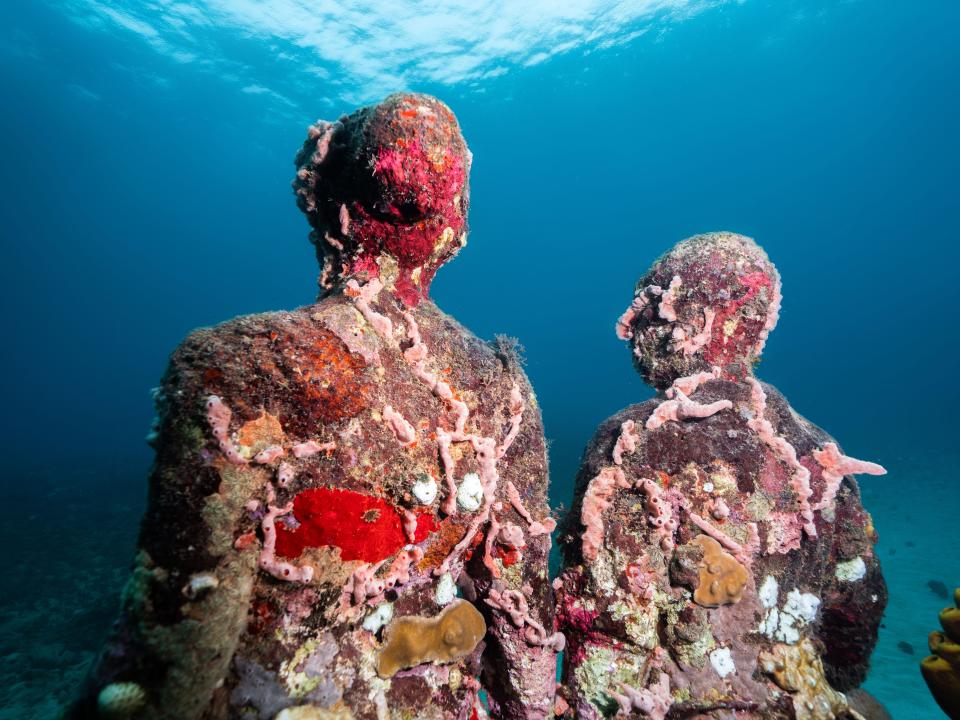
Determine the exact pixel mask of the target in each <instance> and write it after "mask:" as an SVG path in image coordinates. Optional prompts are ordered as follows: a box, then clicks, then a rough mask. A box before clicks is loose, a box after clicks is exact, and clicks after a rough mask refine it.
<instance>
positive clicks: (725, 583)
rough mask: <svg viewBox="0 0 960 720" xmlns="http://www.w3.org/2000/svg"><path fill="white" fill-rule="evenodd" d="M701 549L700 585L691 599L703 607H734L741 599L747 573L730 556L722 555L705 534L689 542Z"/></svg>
mask: <svg viewBox="0 0 960 720" xmlns="http://www.w3.org/2000/svg"><path fill="white" fill-rule="evenodd" d="M692 542H693V543H694V544H696V545H699V546H700V548H701V549H702V550H703V561H702V562H701V563H700V582H699V584H698V585H697V589H696V590H695V591H694V593H693V599H694V601H695V602H696V603H697V604H698V605H703V606H704V607H720V606H721V605H733V604H734V603H737V602H739V601H740V598H742V597H743V588H744V586H745V585H746V584H747V578H748V577H749V573H748V572H747V569H746V568H745V567H744V566H743V565H741V564H740V563H739V562H737V560H736V558H734V557H733V555H730V554H729V553H727V552H724V550H723V548H722V547H721V546H720V543H718V542H717V541H716V540H714V539H713V538H712V537H709V536H707V535H698V536H697V537H695V538H694V539H693V541H692Z"/></svg>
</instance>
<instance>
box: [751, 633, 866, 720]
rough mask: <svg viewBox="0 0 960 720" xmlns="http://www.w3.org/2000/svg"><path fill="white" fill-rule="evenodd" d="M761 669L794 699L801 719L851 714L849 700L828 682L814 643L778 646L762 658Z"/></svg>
mask: <svg viewBox="0 0 960 720" xmlns="http://www.w3.org/2000/svg"><path fill="white" fill-rule="evenodd" d="M758 660H759V664H760V668H761V669H762V670H763V671H764V672H765V673H766V674H767V675H769V676H770V677H772V678H773V681H774V682H775V683H776V684H777V685H779V686H780V687H781V688H783V689H784V690H786V691H787V692H788V693H790V694H791V695H792V696H793V709H794V712H795V713H796V718H797V720H834V718H837V717H843V716H844V714H845V713H847V712H848V710H849V708H848V706H847V699H846V698H845V697H844V696H843V694H842V693H838V692H837V691H836V690H834V689H833V688H832V687H830V683H828V682H827V679H826V677H824V674H823V663H822V662H821V661H820V656H819V655H818V654H817V651H816V649H815V648H814V647H813V643H811V642H810V640H809V639H808V638H804V639H803V640H801V641H800V643H799V644H797V645H783V644H779V643H778V644H777V645H774V646H773V648H772V649H771V650H769V651H764V652H761V653H760V655H759V658H758Z"/></svg>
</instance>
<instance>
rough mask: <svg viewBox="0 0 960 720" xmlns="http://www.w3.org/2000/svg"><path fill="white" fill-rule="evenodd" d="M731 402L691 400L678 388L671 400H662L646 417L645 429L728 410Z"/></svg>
mask: <svg viewBox="0 0 960 720" xmlns="http://www.w3.org/2000/svg"><path fill="white" fill-rule="evenodd" d="M732 407H733V403H732V402H730V401H729V400H717V401H716V402H712V403H709V404H706V405H704V404H702V403H698V402H697V401H696V400H691V399H690V398H688V397H687V396H686V395H684V394H683V393H682V392H680V391H679V390H675V391H674V399H673V400H664V401H663V402H662V403H660V404H659V405H658V406H657V407H656V408H655V409H654V411H653V414H651V415H650V417H649V418H647V423H646V428H647V430H656V429H657V428H658V427H660V426H661V425H663V424H664V423H666V422H670V421H673V422H680V421H683V420H690V419H699V418H706V417H710V416H711V415H716V414H717V413H718V412H720V411H721V410H729V409H730V408H732Z"/></svg>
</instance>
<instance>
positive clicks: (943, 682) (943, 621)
mask: <svg viewBox="0 0 960 720" xmlns="http://www.w3.org/2000/svg"><path fill="white" fill-rule="evenodd" d="M953 604H954V605H955V607H952V608H950V607H948V608H944V609H943V611H942V612H941V613H940V625H941V626H942V627H943V632H940V631H939V630H934V631H933V632H932V633H930V638H929V645H930V652H931V653H933V654H932V655H928V656H927V657H925V658H924V659H923V662H922V663H921V664H920V671H921V672H922V673H923V679H924V680H925V681H926V683H927V687H929V688H930V692H931V693H933V697H934V699H935V700H936V701H937V704H938V705H940V707H941V708H943V711H944V712H945V713H946V714H947V717H949V718H950V720H960V588H957V589H956V590H954V591H953Z"/></svg>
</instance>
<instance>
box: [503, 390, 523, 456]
mask: <svg viewBox="0 0 960 720" xmlns="http://www.w3.org/2000/svg"><path fill="white" fill-rule="evenodd" d="M509 409H510V429H509V430H508V431H507V434H506V435H505V436H504V438H503V442H501V443H500V447H498V448H497V457H498V458H502V457H503V456H504V455H505V454H506V452H507V450H509V449H510V446H511V445H513V441H514V440H516V438H517V434H518V433H519V432H520V423H521V422H522V420H523V395H522V394H521V393H520V386H519V385H517V384H516V383H514V384H513V387H512V388H511V389H510V408H509Z"/></svg>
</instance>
